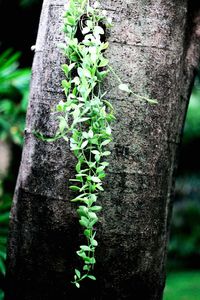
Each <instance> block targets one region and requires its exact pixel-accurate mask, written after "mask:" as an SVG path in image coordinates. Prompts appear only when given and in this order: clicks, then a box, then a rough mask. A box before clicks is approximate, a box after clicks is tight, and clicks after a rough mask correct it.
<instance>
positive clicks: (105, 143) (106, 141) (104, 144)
mask: <svg viewBox="0 0 200 300" xmlns="http://www.w3.org/2000/svg"><path fill="white" fill-rule="evenodd" d="M110 142H111V140H105V141H103V142H102V143H101V146H106V145H108V144H109V143H110Z"/></svg>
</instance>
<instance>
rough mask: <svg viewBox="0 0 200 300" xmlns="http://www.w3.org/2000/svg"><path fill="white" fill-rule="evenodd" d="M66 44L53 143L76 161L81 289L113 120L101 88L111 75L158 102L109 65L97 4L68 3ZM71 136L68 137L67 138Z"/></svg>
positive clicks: (90, 263)
mask: <svg viewBox="0 0 200 300" xmlns="http://www.w3.org/2000/svg"><path fill="white" fill-rule="evenodd" d="M63 17H64V27H63V31H64V34H65V43H64V44H60V45H59V46H60V47H61V48H62V52H63V53H64V55H65V56H66V58H67V61H68V63H67V64H63V65H62V70H63V72H64V75H65V79H64V80H62V87H63V91H64V93H65V96H66V100H65V101H60V102H59V104H58V105H57V107H56V110H57V112H61V113H62V115H60V116H59V117H58V118H59V129H58V131H57V133H56V135H55V137H54V138H53V139H52V138H50V139H49V138H45V137H44V136H42V135H41V134H37V136H39V137H40V138H42V139H43V140H47V141H52V140H55V139H58V138H61V137H62V138H64V139H65V140H66V141H67V142H70V149H71V151H72V152H73V153H74V155H75V157H76V158H77V163H76V166H75V170H76V175H75V178H72V179H70V181H71V182H72V185H71V186H70V187H69V188H70V189H71V190H72V191H74V192H76V193H77V196H76V197H75V198H74V199H72V200H71V201H72V202H76V203H78V208H77V214H78V216H79V223H80V225H81V226H82V227H83V234H84V236H85V241H86V242H85V244H84V245H81V246H80V249H79V250H78V251H77V252H76V253H77V255H78V256H79V257H80V258H81V260H82V261H83V266H82V269H81V270H80V269H75V274H74V280H73V281H72V283H73V284H75V286H76V287H77V288H80V282H81V281H82V280H83V279H85V278H89V279H91V280H96V278H95V276H94V275H93V274H92V272H93V269H94V265H95V263H96V260H95V249H96V247H97V246H98V242H97V240H96V229H95V224H96V223H97V222H98V215H97V213H98V212H100V211H101V209H102V207H101V206H99V205H97V204H96V202H97V200H98V195H99V192H101V191H104V189H103V186H102V180H103V179H104V178H105V176H106V173H105V169H106V167H108V165H109V163H108V162H107V161H106V158H107V157H108V156H109V155H110V154H111V152H110V151H109V150H108V149H107V146H108V145H109V143H110V142H111V141H112V130H111V126H110V124H111V122H112V121H114V120H115V116H114V109H113V106H112V105H111V103H110V102H109V101H108V100H107V99H106V93H105V92H104V93H103V92H102V89H101V85H102V82H103V81H104V79H105V78H106V76H108V74H109V73H110V72H112V73H113V74H114V76H115V77H116V79H117V80H118V82H119V89H120V90H122V91H125V92H127V93H129V94H134V95H135V96H137V97H138V98H139V99H142V100H146V101H148V102H150V103H157V101H156V100H154V99H149V98H147V97H144V96H140V95H137V94H135V93H134V92H133V91H132V90H131V89H130V88H129V86H128V85H127V84H124V83H123V82H122V81H121V79H120V78H119V76H118V75H117V74H116V73H115V72H114V70H113V69H112V68H111V66H110V65H109V61H108V59H107V58H106V57H105V50H107V49H108V47H109V43H108V42H107V41H106V40H105V30H106V28H108V27H111V26H112V20H111V18H110V17H108V16H107V12H106V11H105V10H102V9H101V8H100V4H99V2H95V3H94V5H93V6H91V5H90V1H89V0H70V1H69V2H68V4H67V5H66V6H65V13H64V16H63ZM69 135H70V137H69Z"/></svg>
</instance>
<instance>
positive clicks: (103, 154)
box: [102, 151, 111, 156]
mask: <svg viewBox="0 0 200 300" xmlns="http://www.w3.org/2000/svg"><path fill="white" fill-rule="evenodd" d="M110 154H111V152H110V151H105V152H103V153H102V156H109V155H110Z"/></svg>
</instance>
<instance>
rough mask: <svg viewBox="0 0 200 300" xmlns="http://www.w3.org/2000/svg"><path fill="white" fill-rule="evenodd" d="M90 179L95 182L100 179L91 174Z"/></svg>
mask: <svg viewBox="0 0 200 300" xmlns="http://www.w3.org/2000/svg"><path fill="white" fill-rule="evenodd" d="M91 180H92V181H93V182H97V183H99V182H101V179H99V177H96V176H92V177H91Z"/></svg>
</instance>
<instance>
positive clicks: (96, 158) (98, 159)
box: [94, 154, 101, 162]
mask: <svg viewBox="0 0 200 300" xmlns="http://www.w3.org/2000/svg"><path fill="white" fill-rule="evenodd" d="M94 158H95V160H96V162H99V161H100V158H101V157H100V155H99V154H96V155H95V157H94Z"/></svg>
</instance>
